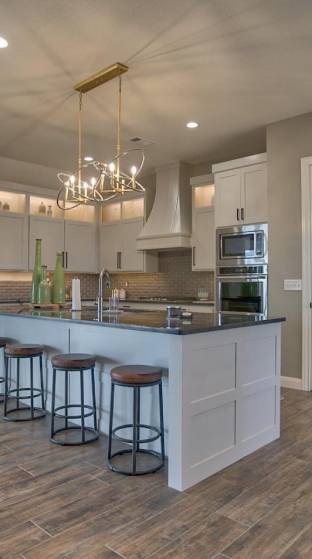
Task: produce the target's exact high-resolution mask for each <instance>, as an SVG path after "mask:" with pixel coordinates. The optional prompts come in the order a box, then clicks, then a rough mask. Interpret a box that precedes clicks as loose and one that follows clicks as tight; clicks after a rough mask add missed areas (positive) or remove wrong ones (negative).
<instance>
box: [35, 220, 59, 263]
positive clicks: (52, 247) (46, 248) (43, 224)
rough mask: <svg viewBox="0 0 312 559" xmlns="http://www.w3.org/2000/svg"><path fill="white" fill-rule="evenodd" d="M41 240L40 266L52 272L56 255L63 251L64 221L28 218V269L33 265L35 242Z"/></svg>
mask: <svg viewBox="0 0 312 559" xmlns="http://www.w3.org/2000/svg"><path fill="white" fill-rule="evenodd" d="M36 239H42V264H45V265H46V266H48V270H54V267H55V261H56V253H57V252H63V250H64V221H63V220H62V219H53V220H52V219H47V218H46V217H38V216H31V217H30V218H29V269H30V270H33V267H34V263H35V241H36Z"/></svg>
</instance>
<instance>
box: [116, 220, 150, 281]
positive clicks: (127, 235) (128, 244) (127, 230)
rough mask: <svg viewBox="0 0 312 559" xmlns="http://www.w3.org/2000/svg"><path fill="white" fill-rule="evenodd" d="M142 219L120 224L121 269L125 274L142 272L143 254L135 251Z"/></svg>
mask: <svg viewBox="0 0 312 559" xmlns="http://www.w3.org/2000/svg"><path fill="white" fill-rule="evenodd" d="M142 227H143V219H137V220H131V221H123V222H121V241H122V248H121V269H122V270H123V271H125V272H143V270H144V254H143V252H142V251H138V250H137V249H136V243H137V238H138V236H139V233H140V232H141V230H142Z"/></svg>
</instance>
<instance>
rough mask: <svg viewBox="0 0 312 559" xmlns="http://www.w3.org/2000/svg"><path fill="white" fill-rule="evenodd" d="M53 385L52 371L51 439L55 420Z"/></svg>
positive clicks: (54, 383) (54, 381)
mask: <svg viewBox="0 0 312 559" xmlns="http://www.w3.org/2000/svg"><path fill="white" fill-rule="evenodd" d="M55 385H56V370H55V369H53V373H52V402H51V439H52V438H53V436H54V420H55Z"/></svg>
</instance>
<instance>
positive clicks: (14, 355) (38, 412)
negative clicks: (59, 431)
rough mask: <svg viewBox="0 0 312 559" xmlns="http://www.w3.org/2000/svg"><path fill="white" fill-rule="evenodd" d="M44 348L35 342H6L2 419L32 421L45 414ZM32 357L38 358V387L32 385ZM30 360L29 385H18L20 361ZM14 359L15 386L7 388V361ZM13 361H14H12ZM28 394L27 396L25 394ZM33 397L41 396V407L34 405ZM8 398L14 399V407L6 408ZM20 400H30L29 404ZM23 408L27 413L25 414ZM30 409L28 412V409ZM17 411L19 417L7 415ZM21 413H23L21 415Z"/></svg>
mask: <svg viewBox="0 0 312 559" xmlns="http://www.w3.org/2000/svg"><path fill="white" fill-rule="evenodd" d="M43 351H44V348H43V347H42V346H41V345H35V344H23V345H22V344H7V345H6V347H5V349H4V356H5V381H4V419H6V420H7V421H32V420H33V419H41V418H42V417H44V416H45V415H46V414H45V401H44V384H43V369H42V355H43ZM34 358H38V359H39V369H40V388H35V387H34ZM21 359H29V361H30V386H20V361H21ZM13 360H16V364H17V365H16V388H10V389H9V361H13ZM13 362H14V361H13ZM25 392H26V394H29V395H28V396H27V395H26V394H25ZM35 398H41V407H36V406H35V405H34V400H35ZM10 400H16V407H15V408H11V409H8V404H9V401H10ZM20 400H30V406H21V402H20ZM25 410H26V411H27V415H26V416H25ZM29 410H30V414H28V411H29ZM12 413H17V414H18V415H21V417H16V416H15V417H9V416H10V414H12ZM22 414H23V415H22Z"/></svg>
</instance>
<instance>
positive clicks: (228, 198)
mask: <svg viewBox="0 0 312 559" xmlns="http://www.w3.org/2000/svg"><path fill="white" fill-rule="evenodd" d="M240 208H241V174H240V169H233V170H231V171H223V172H222V173H216V174H215V225H216V227H226V226H227V225H237V224H238V223H240Z"/></svg>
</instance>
